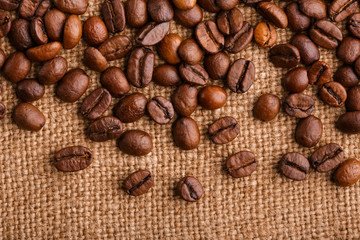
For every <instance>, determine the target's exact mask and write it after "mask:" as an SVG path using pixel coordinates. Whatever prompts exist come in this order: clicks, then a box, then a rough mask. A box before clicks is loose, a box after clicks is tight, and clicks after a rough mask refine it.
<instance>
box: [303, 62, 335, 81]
mask: <svg viewBox="0 0 360 240" xmlns="http://www.w3.org/2000/svg"><path fill="white" fill-rule="evenodd" d="M331 76H332V69H331V67H330V66H329V65H328V64H327V63H326V62H322V61H317V62H315V63H313V65H311V67H310V68H309V70H308V78H309V83H310V84H311V85H318V86H319V85H323V84H324V83H327V82H328V81H329V80H330V78H331Z"/></svg>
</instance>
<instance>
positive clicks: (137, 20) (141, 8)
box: [125, 0, 148, 28]
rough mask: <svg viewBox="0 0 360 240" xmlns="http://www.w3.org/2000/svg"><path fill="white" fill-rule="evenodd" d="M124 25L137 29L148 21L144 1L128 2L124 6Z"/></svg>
mask: <svg viewBox="0 0 360 240" xmlns="http://www.w3.org/2000/svg"><path fill="white" fill-rule="evenodd" d="M125 14H126V23H127V24H128V25H129V26H130V27H134V28H139V27H142V26H144V25H145V24H146V23H147V20H148V13H147V6H146V0H128V1H127V2H126V5H125Z"/></svg>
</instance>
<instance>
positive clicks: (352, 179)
mask: <svg viewBox="0 0 360 240" xmlns="http://www.w3.org/2000/svg"><path fill="white" fill-rule="evenodd" d="M333 179H334V180H335V182H336V183H337V184H339V185H340V186H343V187H347V186H351V185H354V184H355V183H356V182H357V181H359V179H360V162H359V161H358V160H356V159H355V158H350V159H348V160H346V161H345V162H343V163H342V164H341V165H340V166H339V167H338V168H337V169H336V171H335V172H334V175H333Z"/></svg>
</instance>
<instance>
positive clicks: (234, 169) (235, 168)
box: [228, 160, 255, 171]
mask: <svg viewBox="0 0 360 240" xmlns="http://www.w3.org/2000/svg"><path fill="white" fill-rule="evenodd" d="M254 163H255V160H254V161H252V162H249V163H247V164H245V165H243V166H240V167H229V168H228V170H229V171H238V170H239V169H242V168H246V167H249V166H251V165H253V164H254Z"/></svg>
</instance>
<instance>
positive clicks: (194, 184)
mask: <svg viewBox="0 0 360 240" xmlns="http://www.w3.org/2000/svg"><path fill="white" fill-rule="evenodd" d="M177 191H178V194H179V195H180V197H181V198H182V199H184V200H185V201H188V202H197V201H199V200H200V198H201V197H202V196H203V194H204V189H203V187H202V186H201V183H200V182H199V180H197V179H196V178H194V177H192V176H186V177H184V178H183V179H181V180H180V182H179V183H178V185H177Z"/></svg>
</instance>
